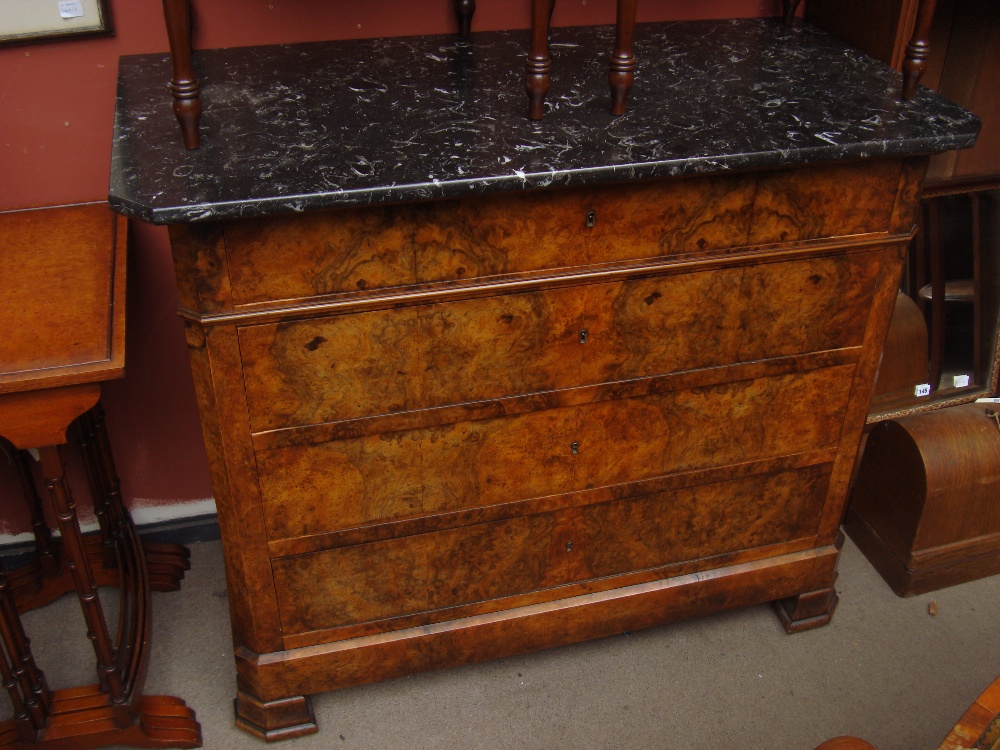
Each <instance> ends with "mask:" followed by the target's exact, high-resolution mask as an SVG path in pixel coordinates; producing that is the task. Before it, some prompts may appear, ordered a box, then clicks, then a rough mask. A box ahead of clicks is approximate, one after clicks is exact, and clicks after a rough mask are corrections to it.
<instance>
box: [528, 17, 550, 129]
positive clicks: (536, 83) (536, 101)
mask: <svg viewBox="0 0 1000 750" xmlns="http://www.w3.org/2000/svg"><path fill="white" fill-rule="evenodd" d="M555 7H556V0H531V49H530V51H529V52H528V60H527V62H526V63H525V67H526V69H527V71H526V73H525V78H524V86H525V88H526V89H527V90H528V117H529V118H530V119H532V120H541V119H542V115H543V114H545V95H546V94H547V93H548V91H549V84H550V83H551V82H552V77H551V73H552V58H551V57H549V24H550V23H551V21H552V11H553V10H554V9H555Z"/></svg>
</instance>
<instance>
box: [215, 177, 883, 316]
mask: <svg viewBox="0 0 1000 750" xmlns="http://www.w3.org/2000/svg"><path fill="white" fill-rule="evenodd" d="M900 170H901V164H900V162H899V161H885V162H874V163H865V164H852V165H835V166H820V167H806V168H802V169H795V170H783V171H776V172H766V173H763V174H761V175H756V174H751V175H720V176H715V177H689V178H682V179H674V180H661V181H652V182H647V183H639V184H631V185H610V186H599V187H589V188H586V189H575V188H574V189H563V190H550V191H538V192H529V193H514V194H503V195H492V196H478V197H472V198H467V199H462V200H448V201H435V202H430V203H426V204H419V205H408V206H382V207H368V208H362V209H343V210H332V211H320V212H312V213H307V214H302V215H295V216H285V217H274V218H266V219H246V220H239V221H230V222H226V223H225V229H224V231H225V244H226V254H227V256H228V266H229V269H230V274H231V279H230V281H231V288H232V296H233V302H234V304H235V305H237V306H240V305H247V304H254V303H263V302H270V301H278V300H291V299H304V298H309V297H316V296H322V295H330V294H342V293H347V292H353V293H357V292H365V291H367V290H376V289H384V288H391V287H399V286H407V285H412V284H423V283H433V282H443V281H456V280H459V281H460V280H468V279H475V278H487V277H495V276H499V275H504V274H520V273H531V272H539V271H546V270H550V269H559V268H568V267H580V266H588V265H595V264H602V263H612V262H621V261H634V260H641V259H655V258H660V259H663V258H670V257H677V256H682V255H702V254H706V253H712V252H713V251H721V250H725V249H728V248H734V247H744V246H755V245H762V244H771V243H779V242H785V241H793V240H807V239H816V238H821V237H839V236H843V235H851V234H864V233H869V232H887V231H888V230H889V224H890V214H891V211H892V204H893V201H894V198H895V194H896V187H897V185H898V182H899V178H900Z"/></svg>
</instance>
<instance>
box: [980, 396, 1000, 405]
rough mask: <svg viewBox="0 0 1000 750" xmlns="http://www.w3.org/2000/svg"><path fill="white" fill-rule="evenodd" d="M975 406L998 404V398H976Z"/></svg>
mask: <svg viewBox="0 0 1000 750" xmlns="http://www.w3.org/2000/svg"><path fill="white" fill-rule="evenodd" d="M976 403H977V404H1000V398H993V397H990V398H977V399H976Z"/></svg>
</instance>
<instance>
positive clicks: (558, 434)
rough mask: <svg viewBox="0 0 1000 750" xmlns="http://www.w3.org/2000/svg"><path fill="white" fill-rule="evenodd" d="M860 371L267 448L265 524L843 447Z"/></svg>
mask: <svg viewBox="0 0 1000 750" xmlns="http://www.w3.org/2000/svg"><path fill="white" fill-rule="evenodd" d="M853 373H854V365H852V364H845V365H840V366H836V367H825V368H821V369H816V370H811V371H808V372H794V373H788V374H784V375H776V376H769V377H757V378H753V379H750V380H737V381H734V382H717V383H716V384H714V385H705V386H701V387H694V388H685V389H681V390H675V391H668V392H666V393H659V394H653V395H646V396H641V397H635V398H626V399H620V400H610V401H597V402H594V403H588V404H581V405H576V406H567V407H562V408H554V409H545V410H542V411H538V412H528V413H525V414H518V415H514V416H505V417H497V418H492V419H482V420H477V421H471V422H459V423H454V424H443V425H435V426H431V427H423V428H418V429H413V430H405V431H401V432H393V433H381V434H372V435H363V436H360V437H355V438H349V439H344V440H332V441H324V442H317V443H313V444H306V445H295V446H290V447H281V448H273V449H268V450H260V451H258V453H257V467H258V472H259V476H260V488H261V495H262V501H263V502H262V507H263V510H264V517H265V521H266V525H267V529H268V535H269V537H270V538H271V539H272V540H278V539H291V538H295V537H299V536H304V535H311V534H322V533H326V532H333V531H338V530H342V529H349V528H352V527H357V526H362V525H367V524H375V523H386V522H391V521H398V520H400V519H407V518H419V517H424V516H428V515H432V514H443V513H449V512H458V511H468V510H470V509H475V508H479V507H485V506H493V505H498V504H501V503H511V502H517V501H523V500H527V499H531V498H540V497H545V496H551V495H562V494H564V493H569V492H579V491H585V490H589V489H593V488H596V487H604V486H612V485H617V484H622V483H627V482H637V481H642V480H646V479H650V478H653V477H658V476H663V475H667V474H673V473H676V472H680V471H691V470H698V469H706V468H711V467H719V466H727V465H730V464H735V463H741V462H748V461H757V460H763V459H767V458H775V457H780V456H784V455H789V454H796V453H806V452H809V451H818V450H826V449H831V448H835V447H836V446H837V444H838V441H839V438H840V431H841V426H842V422H843V418H844V412H845V409H846V406H847V401H848V397H849V394H850V389H851V385H852V381H853ZM706 377H707V376H706Z"/></svg>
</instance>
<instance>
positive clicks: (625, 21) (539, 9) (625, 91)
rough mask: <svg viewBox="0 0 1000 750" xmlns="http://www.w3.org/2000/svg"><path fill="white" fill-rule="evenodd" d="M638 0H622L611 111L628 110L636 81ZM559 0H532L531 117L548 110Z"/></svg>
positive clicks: (611, 74)
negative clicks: (553, 31)
mask: <svg viewBox="0 0 1000 750" xmlns="http://www.w3.org/2000/svg"><path fill="white" fill-rule="evenodd" d="M637 5H638V0H618V15H617V24H616V27H615V48H614V50H613V51H612V53H611V70H610V72H609V73H608V84H609V86H610V88H611V113H612V114H614V115H622V114H625V107H626V104H627V102H628V95H629V91H631V90H632V84H633V83H634V81H635V65H636V63H635V53H634V51H633V38H634V36H635V13H636V7H637ZM554 8H555V0H532V2H531V49H530V50H529V52H528V59H527V61H526V63H525V67H526V69H527V72H526V74H525V88H526V89H527V91H528V117H529V118H530V119H532V120H541V119H542V116H543V115H544V114H545V95H546V94H547V93H548V91H549V84H550V83H551V82H552V76H551V73H552V58H551V56H550V55H549V28H550V26H551V23H552V11H553V9H554Z"/></svg>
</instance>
